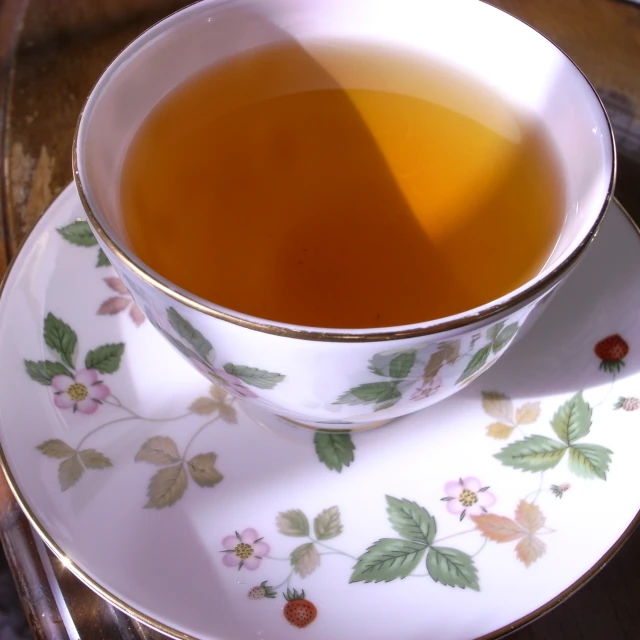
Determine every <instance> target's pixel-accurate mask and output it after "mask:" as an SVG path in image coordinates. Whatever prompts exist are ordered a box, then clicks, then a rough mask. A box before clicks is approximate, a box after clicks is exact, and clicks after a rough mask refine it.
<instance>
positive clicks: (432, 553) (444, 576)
mask: <svg viewBox="0 0 640 640" xmlns="http://www.w3.org/2000/svg"><path fill="white" fill-rule="evenodd" d="M427 571H428V572H429V575H430V576H431V577H432V578H433V580H434V581H435V582H440V583H441V584H444V585H446V586H447V587H460V588H461V589H466V588H469V589H473V590H474V591H480V585H479V583H478V571H477V569H476V567H475V564H474V563H473V558H471V556H469V555H467V554H466V553H463V552H462V551H458V550H457V549H450V548H448V547H430V549H429V553H427Z"/></svg>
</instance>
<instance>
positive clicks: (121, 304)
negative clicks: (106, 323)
mask: <svg viewBox="0 0 640 640" xmlns="http://www.w3.org/2000/svg"><path fill="white" fill-rule="evenodd" d="M130 304H131V300H130V299H129V298H121V297H120V296H113V298H107V299H106V300H105V301H104V302H103V303H102V304H101V305H100V307H99V308H98V315H99V316H115V315H116V314H118V313H121V312H122V311H124V310H125V309H126V308H127V307H128V306H129V305H130Z"/></svg>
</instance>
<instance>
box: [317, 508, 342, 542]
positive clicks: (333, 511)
mask: <svg viewBox="0 0 640 640" xmlns="http://www.w3.org/2000/svg"><path fill="white" fill-rule="evenodd" d="M313 531H314V533H315V534H316V538H317V539H318V540H331V538H335V537H336V536H339V535H340V534H341V533H342V523H341V522H340V509H338V507H329V508H328V509H324V510H323V511H321V512H320V513H319V514H318V515H317V516H316V517H315V518H314V519H313Z"/></svg>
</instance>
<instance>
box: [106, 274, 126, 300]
mask: <svg viewBox="0 0 640 640" xmlns="http://www.w3.org/2000/svg"><path fill="white" fill-rule="evenodd" d="M103 280H104V281H105V282H106V283H107V286H108V287H109V289H112V290H113V291H115V292H116V293H119V294H121V295H123V296H128V295H129V291H128V290H127V287H125V286H124V282H122V280H120V278H115V277H111V278H103Z"/></svg>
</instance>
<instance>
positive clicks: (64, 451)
mask: <svg viewBox="0 0 640 640" xmlns="http://www.w3.org/2000/svg"><path fill="white" fill-rule="evenodd" d="M36 449H37V450H38V451H40V453H43V454H44V455H45V456H48V457H49V458H68V457H69V456H72V455H73V454H74V453H75V451H76V450H75V449H72V448H71V447H70V446H69V445H68V444H67V443H66V442H63V441H62V440H58V439H57V438H54V439H52V440H45V441H44V442H43V443H42V444H39V445H38V446H37V447H36Z"/></svg>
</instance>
